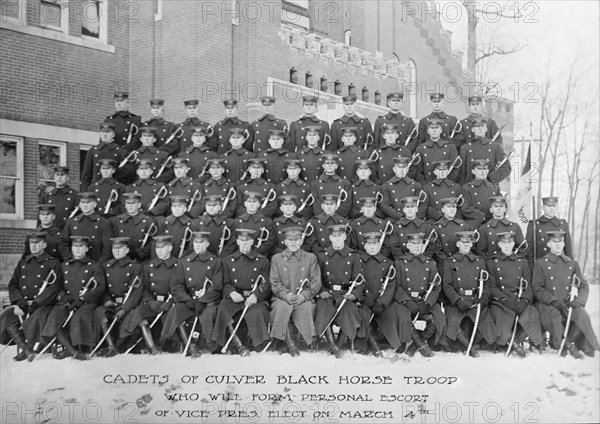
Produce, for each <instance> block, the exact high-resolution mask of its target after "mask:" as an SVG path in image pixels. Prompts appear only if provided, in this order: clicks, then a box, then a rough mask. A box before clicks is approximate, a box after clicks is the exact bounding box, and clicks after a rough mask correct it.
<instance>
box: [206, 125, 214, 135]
mask: <svg viewBox="0 0 600 424" xmlns="http://www.w3.org/2000/svg"><path fill="white" fill-rule="evenodd" d="M214 134H215V129H214V128H213V126H212V125H210V124H209V125H208V127H206V137H212V136H213V135H214Z"/></svg>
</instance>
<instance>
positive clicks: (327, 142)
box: [321, 133, 331, 150]
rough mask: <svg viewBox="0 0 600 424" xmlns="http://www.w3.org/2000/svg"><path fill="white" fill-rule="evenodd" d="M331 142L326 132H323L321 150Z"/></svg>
mask: <svg viewBox="0 0 600 424" xmlns="http://www.w3.org/2000/svg"><path fill="white" fill-rule="evenodd" d="M330 144H331V136H330V135H329V134H327V133H325V136H323V147H322V148H321V150H325V147H327V146H329V145H330Z"/></svg>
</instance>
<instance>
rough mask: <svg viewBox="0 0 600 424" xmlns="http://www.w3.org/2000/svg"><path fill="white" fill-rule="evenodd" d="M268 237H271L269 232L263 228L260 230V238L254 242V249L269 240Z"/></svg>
mask: <svg viewBox="0 0 600 424" xmlns="http://www.w3.org/2000/svg"><path fill="white" fill-rule="evenodd" d="M270 236H271V232H270V231H269V230H267V229H266V228H265V227H262V228H261V229H260V236H259V237H258V240H256V248H257V249H258V248H259V247H260V245H261V244H263V242H265V241H267V240H269V237H270Z"/></svg>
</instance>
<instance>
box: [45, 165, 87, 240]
mask: <svg viewBox="0 0 600 424" xmlns="http://www.w3.org/2000/svg"><path fill="white" fill-rule="evenodd" d="M68 182H69V167H68V166H55V167H54V189H52V190H51V191H49V192H48V193H45V194H43V195H42V196H41V199H40V203H41V204H49V205H54V206H55V207H56V208H55V210H54V212H55V214H56V220H55V221H54V222H55V223H56V226H57V227H58V228H59V229H61V230H62V229H63V227H64V226H65V223H66V222H67V219H68V218H69V217H70V215H71V213H72V212H73V211H74V210H75V209H76V208H77V203H78V197H77V192H76V191H75V190H73V189H72V188H71V187H70V186H69V185H68V184H67V183H68Z"/></svg>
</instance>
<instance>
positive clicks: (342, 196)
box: [337, 188, 348, 208]
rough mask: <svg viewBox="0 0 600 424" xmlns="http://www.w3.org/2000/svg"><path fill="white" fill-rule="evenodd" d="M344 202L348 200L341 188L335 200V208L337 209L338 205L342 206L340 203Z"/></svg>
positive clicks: (346, 194) (346, 193)
mask: <svg viewBox="0 0 600 424" xmlns="http://www.w3.org/2000/svg"><path fill="white" fill-rule="evenodd" d="M346 200H348V192H347V191H346V190H344V189H343V188H341V189H340V195H339V197H338V200H337V207H338V208H339V207H340V205H341V204H342V202H345V201H346Z"/></svg>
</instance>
